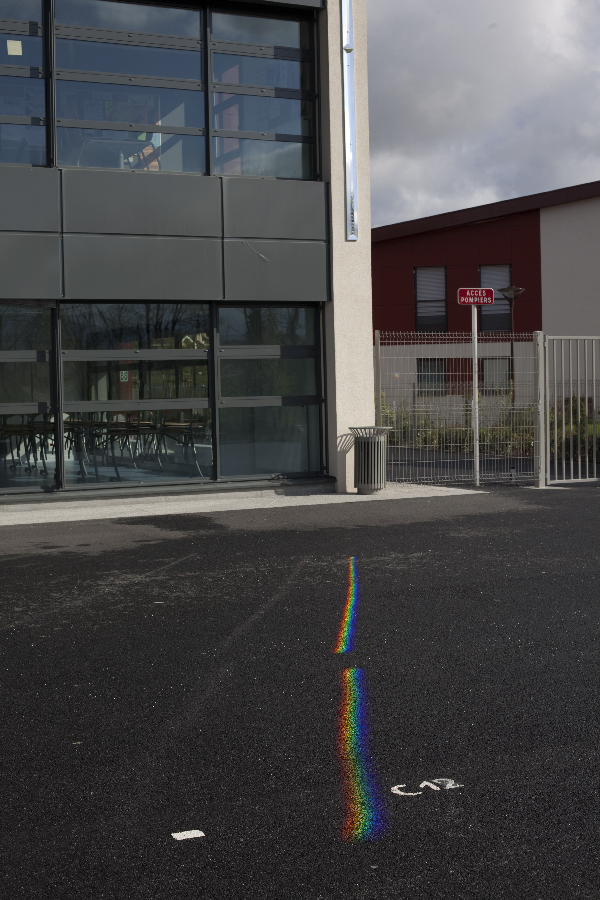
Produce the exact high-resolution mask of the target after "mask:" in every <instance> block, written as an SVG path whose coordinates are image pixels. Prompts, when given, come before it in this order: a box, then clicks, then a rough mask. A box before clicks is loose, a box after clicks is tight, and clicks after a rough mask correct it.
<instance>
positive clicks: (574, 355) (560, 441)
mask: <svg viewBox="0 0 600 900" xmlns="http://www.w3.org/2000/svg"><path fill="white" fill-rule="evenodd" d="M545 348H546V385H545V392H546V410H545V412H546V473H547V474H546V483H547V484H555V483H558V482H564V481H592V480H597V479H598V477H599V476H600V416H599V414H598V406H599V402H600V380H599V379H600V337H555V336H552V335H548V336H547V337H546V339H545Z"/></svg>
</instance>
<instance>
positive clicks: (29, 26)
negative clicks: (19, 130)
mask: <svg viewBox="0 0 600 900" xmlns="http://www.w3.org/2000/svg"><path fill="white" fill-rule="evenodd" d="M44 12H45V7H42V13H44ZM44 26H45V23H44V22H43V21H41V22H40V21H35V20H32V21H28V20H25V19H0V35H2V34H21V35H24V36H26V37H40V38H41V48H42V65H41V66H23V65H10V64H2V65H0V77H1V76H9V77H13V78H35V79H41V78H43V79H45V83H46V85H45V86H46V90H45V98H44V99H45V107H46V109H45V115H44V116H10V115H8V116H5V115H0V125H29V126H33V127H43V128H44V129H45V144H46V162H45V166H48V163H49V146H48V142H49V132H51V131H52V126H51V125H50V127H48V126H49V124H50V117H49V115H48V109H49V106H48V101H49V98H48V81H49V79H48V55H47V41H46V40H44V36H45V33H46V30H47V29H46V28H45V27H44ZM2 165H32V164H31V163H2ZM36 168H44V164H42V165H41V166H36Z"/></svg>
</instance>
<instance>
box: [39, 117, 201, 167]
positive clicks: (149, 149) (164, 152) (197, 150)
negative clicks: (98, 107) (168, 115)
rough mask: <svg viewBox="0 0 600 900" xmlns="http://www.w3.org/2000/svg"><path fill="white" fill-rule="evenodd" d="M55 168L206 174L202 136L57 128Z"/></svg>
mask: <svg viewBox="0 0 600 900" xmlns="http://www.w3.org/2000/svg"><path fill="white" fill-rule="evenodd" d="M56 131H57V143H58V165H59V166H80V167H82V168H98V169H138V170H143V171H146V172H195V173H199V174H203V173H204V172H205V171H206V143H205V139H204V137H203V136H201V135H198V137H195V136H194V135H187V134H159V133H157V132H154V133H153V132H141V133H140V134H136V132H132V131H99V130H96V129H91V128H57V129H56Z"/></svg>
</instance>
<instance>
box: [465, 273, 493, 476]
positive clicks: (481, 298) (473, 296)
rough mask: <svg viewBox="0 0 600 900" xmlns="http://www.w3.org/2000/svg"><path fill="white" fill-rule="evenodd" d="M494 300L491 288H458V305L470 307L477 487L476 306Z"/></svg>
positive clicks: (474, 469)
mask: <svg viewBox="0 0 600 900" xmlns="http://www.w3.org/2000/svg"><path fill="white" fill-rule="evenodd" d="M493 302H494V291H493V289H492V288H459V289H458V305H459V306H470V307H471V330H472V334H473V481H474V483H475V487H479V371H478V366H477V307H478V306H489V305H490V304H491V303H493Z"/></svg>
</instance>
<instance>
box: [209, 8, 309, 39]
mask: <svg viewBox="0 0 600 900" xmlns="http://www.w3.org/2000/svg"><path fill="white" fill-rule="evenodd" d="M211 37H212V38H213V40H215V41H235V42H237V43H240V44H265V45H266V46H270V47H307V46H308V23H307V22H291V21H289V20H286V19H266V18H263V17H262V16H235V15H230V14H229V13H216V12H215V13H213V14H212V25H211Z"/></svg>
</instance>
